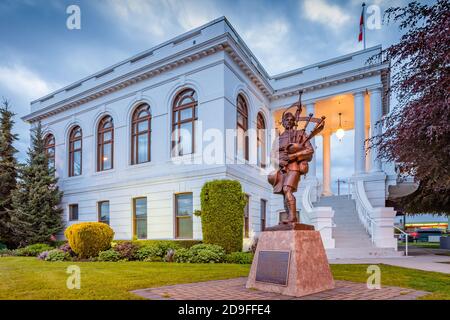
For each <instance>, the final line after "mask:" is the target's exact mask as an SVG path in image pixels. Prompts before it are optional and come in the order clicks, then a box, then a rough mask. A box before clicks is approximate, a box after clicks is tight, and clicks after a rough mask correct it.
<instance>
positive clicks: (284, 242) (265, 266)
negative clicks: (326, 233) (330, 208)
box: [246, 228, 334, 297]
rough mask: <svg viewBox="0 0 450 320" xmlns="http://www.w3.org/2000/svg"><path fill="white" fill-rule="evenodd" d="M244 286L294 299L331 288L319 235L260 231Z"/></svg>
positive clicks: (332, 281)
mask: <svg viewBox="0 0 450 320" xmlns="http://www.w3.org/2000/svg"><path fill="white" fill-rule="evenodd" d="M246 287H247V288H255V289H258V290H262V291H268V292H276V293H280V294H283V295H289V296H295V297H301V296H305V295H309V294H313V293H317V292H320V291H324V290H329V289H333V288H334V280H333V276H332V274H331V270H330V266H329V264H328V260H327V256H326V253H325V249H324V247H323V244H322V239H321V237H320V232H318V231H314V230H296V229H295V228H294V229H292V230H277V231H264V232H262V233H261V235H260V238H259V240H258V246H257V248H256V253H255V258H254V259H253V263H252V267H251V270H250V275H249V277H248V280H247V285H246Z"/></svg>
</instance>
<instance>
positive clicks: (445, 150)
mask: <svg viewBox="0 0 450 320" xmlns="http://www.w3.org/2000/svg"><path fill="white" fill-rule="evenodd" d="M385 18H387V20H388V22H391V23H392V22H394V23H399V28H400V30H402V31H403V32H404V33H403V35H402V37H401V39H400V41H399V42H398V43H397V44H394V45H392V46H390V47H388V48H387V49H385V50H383V52H382V55H383V57H384V58H387V59H389V60H390V61H391V67H392V69H391V74H392V83H391V92H392V93H393V94H395V96H396V98H397V100H398V104H397V105H396V106H395V108H394V109H393V111H392V112H391V113H390V114H389V115H388V116H387V117H386V118H384V119H383V126H384V128H385V130H384V133H383V134H382V135H380V136H377V137H374V139H373V140H372V142H373V145H375V146H377V147H378V148H379V150H380V156H381V157H383V158H385V159H387V160H390V161H395V162H396V163H397V164H398V166H399V169H400V172H401V173H402V174H405V175H413V176H414V178H415V179H416V181H417V182H418V183H419V188H418V189H417V191H415V192H414V193H412V194H410V195H408V196H406V197H403V198H401V199H400V205H401V206H402V207H403V209H404V211H405V212H408V213H426V212H430V213H431V212H432V213H437V214H447V215H449V214H450V107H449V92H450V72H449V71H450V48H449V47H450V4H449V1H448V0H438V1H436V2H435V3H434V4H430V5H426V4H420V3H418V2H412V3H409V4H408V5H407V6H405V7H395V8H389V9H388V10H387V11H386V13H385Z"/></svg>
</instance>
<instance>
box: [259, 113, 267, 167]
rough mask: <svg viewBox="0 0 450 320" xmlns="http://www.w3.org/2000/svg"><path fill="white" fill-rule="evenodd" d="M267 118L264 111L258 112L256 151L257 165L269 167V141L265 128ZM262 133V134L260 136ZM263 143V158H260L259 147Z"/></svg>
mask: <svg viewBox="0 0 450 320" xmlns="http://www.w3.org/2000/svg"><path fill="white" fill-rule="evenodd" d="M266 129H267V126H266V119H265V117H264V114H263V113H262V112H258V115H257V116H256V149H257V150H256V151H257V153H256V154H257V165H258V167H260V168H263V169H264V168H266V167H267V141H266V133H265V130H266ZM260 135H261V136H260ZM260 145H261V158H259V152H258V148H259V146H260Z"/></svg>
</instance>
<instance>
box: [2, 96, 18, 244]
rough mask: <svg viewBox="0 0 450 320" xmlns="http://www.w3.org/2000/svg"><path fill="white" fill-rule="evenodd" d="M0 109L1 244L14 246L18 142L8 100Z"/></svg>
mask: <svg viewBox="0 0 450 320" xmlns="http://www.w3.org/2000/svg"><path fill="white" fill-rule="evenodd" d="M2 104H3V105H2V106H1V107H0V242H3V243H5V244H7V245H8V246H9V245H11V244H12V242H13V240H12V232H11V229H10V223H11V217H10V212H9V211H10V210H11V209H12V196H11V193H12V191H13V190H14V189H15V188H16V178H17V160H16V158H15V154H16V153H17V150H16V148H14V146H13V143H14V141H16V140H17V137H18V136H17V134H13V133H12V128H13V126H14V120H13V117H14V115H15V114H14V113H13V112H12V111H11V110H10V109H9V103H8V101H7V100H3V103H2Z"/></svg>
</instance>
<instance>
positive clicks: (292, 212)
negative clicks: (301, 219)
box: [287, 200, 298, 223]
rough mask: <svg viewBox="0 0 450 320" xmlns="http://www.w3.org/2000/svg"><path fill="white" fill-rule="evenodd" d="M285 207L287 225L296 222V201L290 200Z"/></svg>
mask: <svg viewBox="0 0 450 320" xmlns="http://www.w3.org/2000/svg"><path fill="white" fill-rule="evenodd" d="M287 205H288V208H289V211H288V212H289V216H288V222H289V223H295V222H297V221H298V220H297V205H296V200H290V201H287Z"/></svg>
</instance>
